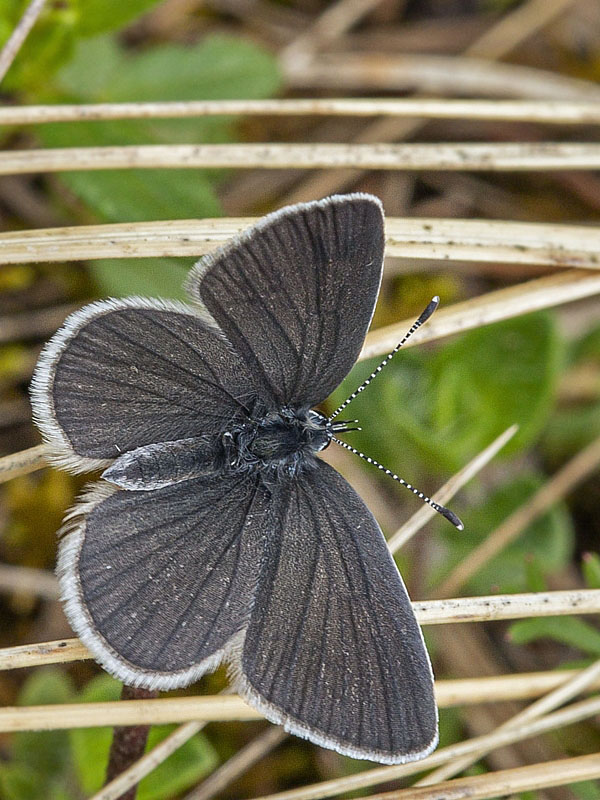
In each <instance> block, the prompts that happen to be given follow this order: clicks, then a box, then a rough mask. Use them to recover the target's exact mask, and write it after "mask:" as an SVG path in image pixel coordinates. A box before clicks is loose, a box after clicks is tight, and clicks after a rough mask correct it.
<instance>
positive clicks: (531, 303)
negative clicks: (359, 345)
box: [359, 269, 600, 359]
mask: <svg viewBox="0 0 600 800" xmlns="http://www.w3.org/2000/svg"><path fill="white" fill-rule="evenodd" d="M599 292H600V275H596V274H590V273H589V272H586V271H584V270H580V269H570V270H563V271H562V272H559V273H556V274H554V275H546V276H545V277H543V278H535V279H534V280H531V281H527V282H526V283H521V284H518V285H516V286H509V287H508V288H507V289H498V290H497V291H494V292H487V293H486V294H483V295H479V297H474V298H473V299H470V300H465V301H464V302H462V303H454V304H453V305H451V306H444V307H442V308H440V309H439V310H438V311H436V313H435V314H434V315H433V317H431V319H429V320H428V321H427V325H423V326H422V327H421V328H419V330H418V331H416V332H415V333H414V334H413V336H411V338H410V339H409V340H408V342H407V343H406V345H405V347H414V346H415V345H417V344H423V343H424V342H431V341H435V340H436V339H442V338H444V337H446V336H452V335H453V334H456V333H462V332H463V331H467V330H472V329H473V328H479V327H481V326H483V325H490V324H491V323H492V322H499V321H500V320H503V319H510V318H512V317H518V316H520V315H521V314H527V313H529V312H531V311H539V310H540V309H542V308H551V307H552V306H557V305H562V304H563V303H569V302H571V301H572V300H580V299H581V298H583V297H590V296H592V295H595V294H598V293H599ZM413 322H414V319H412V318H411V319H408V320H403V321H402V322H396V323H394V324H393V325H388V326H386V327H384V328H378V329H377V330H375V331H371V332H370V333H369V334H368V336H367V338H366V340H365V344H364V346H363V349H362V352H361V354H360V356H359V358H360V359H364V358H372V357H373V356H381V355H384V354H385V353H390V352H391V351H392V350H393V349H394V347H395V346H396V345H397V344H398V342H399V341H400V339H402V337H403V336H404V334H405V333H406V331H407V330H408V329H409V327H410V326H411V325H412V323H413Z"/></svg>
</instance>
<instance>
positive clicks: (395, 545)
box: [387, 425, 519, 553]
mask: <svg viewBox="0 0 600 800" xmlns="http://www.w3.org/2000/svg"><path fill="white" fill-rule="evenodd" d="M518 429H519V426H518V425H511V426H510V428H507V429H506V430H505V431H504V433H501V434H500V436H498V438H496V439H494V441H493V442H492V443H491V444H489V445H488V446H487V447H486V448H485V449H484V450H482V451H481V453H479V454H478V455H476V456H475V458H474V459H472V460H471V461H469V463H468V464H466V466H464V467H463V468H462V469H461V470H459V471H458V472H457V473H456V475H453V476H452V477H451V478H450V480H449V481H446V483H445V484H444V485H443V486H442V487H441V488H440V489H438V491H437V492H436V493H435V494H434V495H432V499H433V500H435V501H436V502H437V503H441V504H442V505H446V504H447V503H448V501H449V500H451V499H452V498H453V497H454V495H455V494H456V493H457V492H458V491H459V489H461V488H462V487H463V486H464V485H465V484H466V483H468V482H469V481H470V480H471V478H473V477H475V475H477V473H478V472H480V471H481V470H482V469H483V468H484V467H485V466H486V464H488V463H489V462H490V461H491V460H492V458H493V457H494V456H495V455H496V453H498V452H499V451H500V450H501V449H502V448H503V447H504V445H505V444H506V443H507V442H509V441H510V440H511V439H512V437H513V436H514V435H515V433H516V432H517V431H518ZM436 515H437V512H436V511H435V510H434V509H433V508H431V506H429V505H424V506H422V507H421V508H420V509H419V510H418V511H416V512H415V513H414V514H413V515H412V517H411V518H410V519H409V520H407V521H406V522H405V523H404V525H402V527H400V528H398V530H397V531H396V533H394V534H392V536H390V538H389V539H388V542H387V543H388V547H389V548H390V550H391V552H392V553H395V552H396V551H397V550H399V549H400V548H401V547H403V546H404V545H405V544H406V543H407V542H408V541H409V540H410V539H411V538H412V537H413V536H414V535H415V533H417V532H418V531H420V530H421V528H422V527H423V526H424V525H425V524H426V523H427V522H429V520H430V519H432V518H433V517H435V516H436Z"/></svg>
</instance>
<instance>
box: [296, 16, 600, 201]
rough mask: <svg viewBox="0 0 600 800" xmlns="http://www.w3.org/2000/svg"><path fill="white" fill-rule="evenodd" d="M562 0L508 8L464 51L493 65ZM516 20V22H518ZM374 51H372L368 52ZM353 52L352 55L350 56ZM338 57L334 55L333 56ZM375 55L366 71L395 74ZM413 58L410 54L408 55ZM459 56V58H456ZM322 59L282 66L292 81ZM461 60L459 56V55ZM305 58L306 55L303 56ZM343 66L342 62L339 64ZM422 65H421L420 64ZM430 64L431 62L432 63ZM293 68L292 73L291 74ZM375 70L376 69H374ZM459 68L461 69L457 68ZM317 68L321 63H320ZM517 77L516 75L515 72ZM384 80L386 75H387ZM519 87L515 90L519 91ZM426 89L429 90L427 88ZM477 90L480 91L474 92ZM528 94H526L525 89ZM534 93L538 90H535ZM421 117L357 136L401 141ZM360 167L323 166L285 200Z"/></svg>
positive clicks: (337, 185) (319, 191) (340, 184)
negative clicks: (308, 63)
mask: <svg viewBox="0 0 600 800" xmlns="http://www.w3.org/2000/svg"><path fill="white" fill-rule="evenodd" d="M562 2H569V0H557V2H556V3H555V2H553V1H552V0H551V2H549V3H544V0H529V1H528V2H526V3H525V4H524V8H518V9H517V10H515V11H512V12H509V13H507V14H505V15H504V16H502V17H501V19H500V20H499V21H497V22H495V23H493V24H492V25H491V27H490V28H489V29H488V30H487V31H486V32H485V33H484V34H483V35H480V36H479V37H478V38H476V39H475V41H473V42H472V43H471V44H470V45H469V46H468V47H467V48H466V50H465V51H464V52H465V55H467V56H482V57H483V58H484V59H486V61H485V63H486V64H490V63H492V67H493V66H494V65H493V58H494V57H495V58H499V57H501V56H506V55H507V54H508V53H510V51H511V50H512V49H513V48H514V47H516V46H517V45H519V44H522V43H523V42H524V41H526V40H527V39H528V37H529V36H530V35H531V34H532V33H533V32H534V31H537V30H539V28H540V26H542V25H544V24H545V23H546V22H547V21H548V20H549V19H551V18H553V17H554V16H555V14H556V10H555V9H556V7H557V4H560V3H562ZM540 3H542V4H543V5H544V9H543V10H542V9H540V10H539V13H537V14H531V13H527V10H528V9H530V8H531V6H532V5H533V6H534V7H535V6H537V5H539V4H540ZM515 23H516V24H515ZM369 55H372V54H369ZM345 56H346V58H345V62H346V63H348V62H349V61H350V63H354V65H355V66H358V71H359V72H360V70H361V68H362V66H363V65H362V64H361V62H360V56H358V58H355V60H354V62H352V56H351V54H349V53H346V54H345ZM348 56H350V59H349V58H348ZM334 58H335V56H334ZM376 59H377V61H378V63H377V64H375V63H369V64H368V65H367V71H369V70H370V71H371V73H372V75H376V72H377V71H380V72H382V73H384V74H385V75H386V78H387V77H388V76H390V75H391V74H392V70H390V57H389V56H386V55H384V54H382V53H377V54H376ZM409 59H410V56H409ZM453 60H456V59H453ZM319 61H322V58H318V57H317V58H313V59H312V62H311V64H310V65H307V64H306V63H303V61H302V60H300V59H298V60H297V61H293V60H292V61H290V59H283V60H282V66H283V68H284V70H285V71H286V72H287V73H288V74H287V77H288V80H289V81H290V82H293V79H294V74H296V75H297V74H298V73H299V72H300V73H302V72H304V73H305V74H306V73H308V72H310V68H311V67H314V65H315V64H317V65H318V64H319ZM458 61H459V64H460V59H458ZM304 62H306V59H304ZM402 62H404V63H406V62H405V55H404V54H403V55H402V59H401V66H400V69H401V70H402ZM340 66H341V65H340ZM421 66H422V65H421ZM429 66H430V67H431V65H429ZM448 66H449V68H450V69H451V74H452V77H453V78H454V77H455V74H456V72H457V70H455V69H454V65H452V66H450V65H448ZM290 71H291V74H290ZM373 71H375V72H373ZM458 71H460V69H459V70H458ZM317 72H318V66H317ZM495 72H497V70H492V74H493V76H494V77H496V75H495ZM346 74H347V73H346V70H345V68H344V71H343V72H342V73H340V75H339V77H338V80H340V79H343V78H345V77H346ZM476 74H477V75H478V74H479V73H478V72H477V73H476ZM363 77H367V81H368V79H369V77H370V76H363ZM515 77H516V76H515ZM536 79H537V80H538V81H539V76H536V77H535V78H534V80H536ZM384 80H385V79H384ZM520 86H521V83H519V82H518V81H515V82H514V83H513V84H512V87H511V89H510V96H511V97H514V94H515V87H520ZM406 88H408V89H409V91H410V93H413V92H415V91H416V92H417V93H418V92H420V91H422V90H423V88H424V87H423V86H421V85H420V84H419V83H418V82H417V81H415V82H413V83H412V84H411V85H410V87H406ZM519 90H520V89H517V90H516V91H517V92H519ZM426 91H427V90H426ZM445 92H446V93H448V94H464V92H463V91H461V89H460V88H458V87H457V85H456V84H454V85H453V86H452V87H445ZM428 93H429V94H435V93H436V92H431V91H429V92H428ZM475 94H477V93H476V92H475ZM483 94H486V95H488V94H489V92H488V91H486V92H483ZM525 96H527V94H526V93H525ZM534 96H535V94H534ZM560 97H561V95H560V94H558V95H557V96H556V99H558V98H560ZM586 99H588V100H589V99H592V98H591V97H586ZM423 121H424V120H423V119H422V118H416V119H412V120H406V119H405V120H399V119H386V118H383V117H380V118H379V119H377V120H375V121H374V122H372V123H371V124H369V125H368V126H367V127H366V128H364V129H363V130H362V131H361V132H360V133H359V134H358V136H356V138H355V142H362V143H363V144H366V143H371V144H372V143H377V142H398V141H400V140H406V139H408V138H410V137H414V136H415V135H416V133H417V132H418V131H419V129H420V128H421V126H422V123H423ZM357 175H358V173H357V171H356V170H355V169H345V170H340V169H338V170H331V169H330V170H324V171H322V172H320V173H317V174H316V175H311V176H310V177H308V178H306V179H305V180H303V181H301V183H300V185H299V186H296V188H295V189H294V191H292V192H291V193H290V194H288V195H287V196H286V197H285V200H286V202H292V203H294V202H299V201H301V200H304V199H306V198H308V197H324V196H325V195H328V194H332V193H333V192H335V191H340V190H341V189H343V188H346V187H347V186H348V184H349V183H351V182H352V181H355V180H356V178H357Z"/></svg>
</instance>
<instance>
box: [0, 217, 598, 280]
mask: <svg viewBox="0 0 600 800" xmlns="http://www.w3.org/2000/svg"><path fill="white" fill-rule="evenodd" d="M254 222H256V219H255V218H248V217H243V218H232V217H230V218H228V219H203V220H193V219H192V220H167V221H160V222H136V223H119V224H113V225H108V224H107V225H81V226H78V227H69V228H47V229H45V230H28V231H7V232H3V233H0V263H1V264H23V263H30V262H34V261H36V262H52V261H60V262H64V261H80V260H86V259H92V258H146V257H161V256H194V257H196V256H200V255H204V254H205V253H208V252H210V251H211V250H214V249H215V248H216V247H218V246H220V245H222V244H224V243H225V242H227V241H228V240H229V239H230V238H231V237H232V236H235V235H237V234H239V233H240V232H241V231H243V230H244V229H245V228H247V227H249V226H250V225H252V224H253V223H254ZM599 250H600V230H599V229H598V228H597V227H591V226H584V225H555V224H547V223H526V222H508V221H499V220H473V219H439V218H433V217H431V218H429V217H425V218H424V217H419V218H415V217H408V218H402V217H388V218H387V219H386V255H388V256H400V257H404V258H411V259H439V260H444V261H453V260H458V261H474V262H482V261H486V262H487V261H489V262H494V263H496V262H502V263H506V264H542V265H543V264H545V265H548V266H553V267H566V266H572V267H585V268H587V269H596V270H597V269H600V258H599V256H598V251H599Z"/></svg>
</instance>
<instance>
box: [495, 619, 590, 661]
mask: <svg viewBox="0 0 600 800" xmlns="http://www.w3.org/2000/svg"><path fill="white" fill-rule="evenodd" d="M510 638H511V640H512V641H513V642H515V644H528V643H529V642H535V641H537V640H538V639H553V640H554V641H556V642H561V643H562V644H566V645H568V646H569V647H576V648H578V649H579V650H582V651H583V652H584V653H588V654H589V655H591V656H593V657H594V658H598V657H600V631H598V630H597V629H596V628H594V627H592V625H590V624H589V623H587V622H585V621H584V620H582V619H579V618H578V617H560V618H553V617H540V618H535V619H524V620H520V621H519V622H515V623H514V624H513V625H511V627H510Z"/></svg>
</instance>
